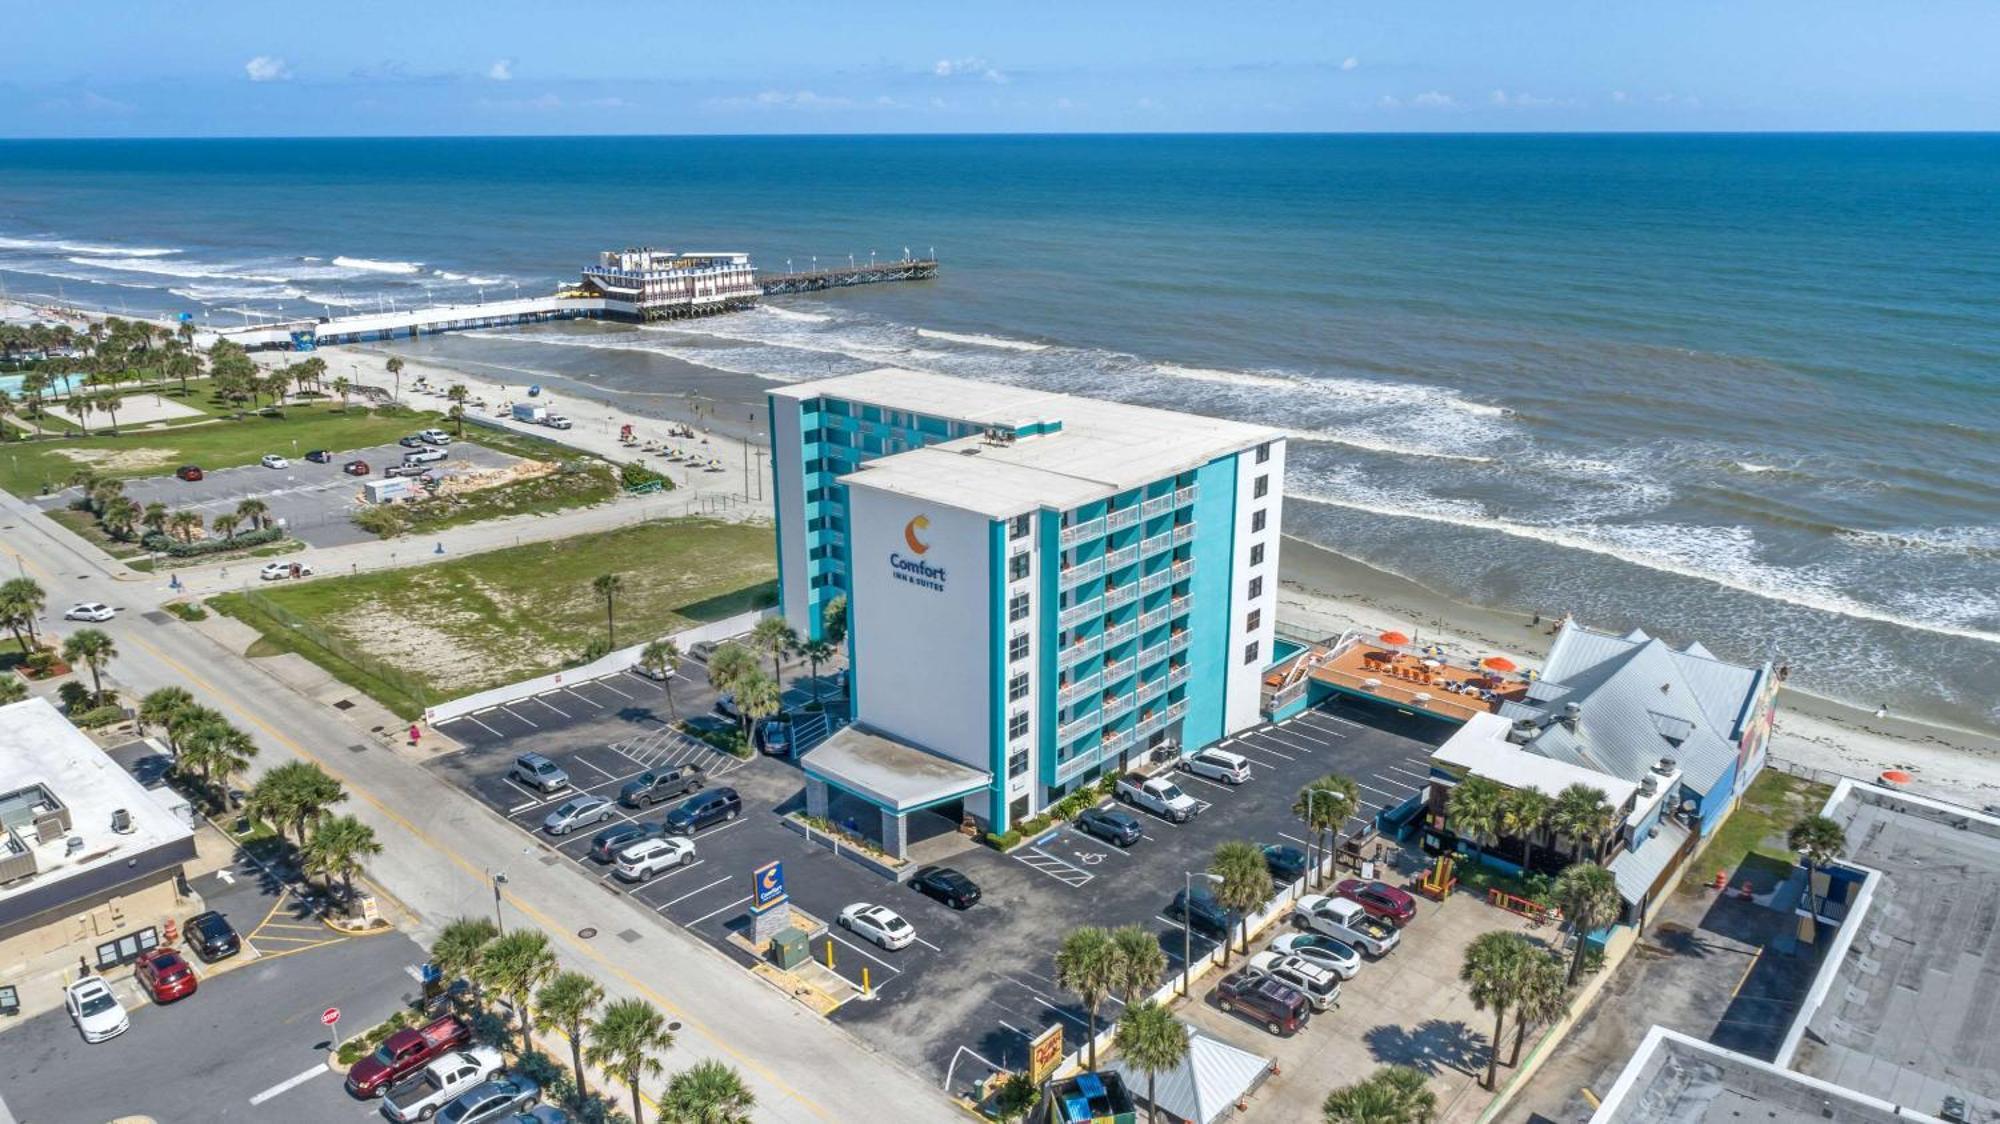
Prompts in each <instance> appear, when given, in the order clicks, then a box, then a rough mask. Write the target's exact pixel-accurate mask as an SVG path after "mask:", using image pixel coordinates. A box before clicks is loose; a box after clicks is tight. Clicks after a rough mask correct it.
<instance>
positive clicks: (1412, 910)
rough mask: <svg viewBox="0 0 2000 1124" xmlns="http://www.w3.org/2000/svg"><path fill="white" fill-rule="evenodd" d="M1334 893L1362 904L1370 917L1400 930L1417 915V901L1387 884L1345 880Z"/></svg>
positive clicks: (1336, 887)
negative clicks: (1377, 918) (1379, 919)
mask: <svg viewBox="0 0 2000 1124" xmlns="http://www.w3.org/2000/svg"><path fill="white" fill-rule="evenodd" d="M1333 892H1334V895H1335V896H1336V897H1342V898H1347V899H1349V900H1350V901H1354V902H1358V903H1360V905H1361V908H1362V909H1364V910H1367V911H1368V916H1370V917H1379V918H1381V919H1382V920H1384V921H1387V922H1389V923H1390V924H1392V925H1394V926H1396V927H1397V928H1398V929H1400V928H1402V927H1403V926H1405V925H1408V924H1409V923H1410V919H1411V918H1413V917H1415V916H1416V915H1417V899H1415V898H1413V897H1411V896H1410V895H1409V893H1408V892H1407V891H1404V890H1398V889H1397V888H1395V887H1394V886H1391V885H1389V884H1388V883H1387V882H1363V881H1362V880H1361V879H1359V878H1344V879H1342V880H1341V881H1340V884H1339V885H1337V886H1335V887H1334V888H1333Z"/></svg>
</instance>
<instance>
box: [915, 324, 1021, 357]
mask: <svg viewBox="0 0 2000 1124" xmlns="http://www.w3.org/2000/svg"><path fill="white" fill-rule="evenodd" d="M917 334H918V335H920V336H922V337H924V338H925V339H927V340H945V341H947V342H949V343H964V344H971V345H972V346H974V347H997V348H999V349H1000V350H1002V351H1045V350H1047V349H1048V346H1049V345H1048V344H1045V343H1033V342H1031V341H1028V340H1010V339H1003V338H1001V337H1000V336H982V335H977V334H975V333H972V332H945V331H940V330H938V329H936V328H918V329H917Z"/></svg>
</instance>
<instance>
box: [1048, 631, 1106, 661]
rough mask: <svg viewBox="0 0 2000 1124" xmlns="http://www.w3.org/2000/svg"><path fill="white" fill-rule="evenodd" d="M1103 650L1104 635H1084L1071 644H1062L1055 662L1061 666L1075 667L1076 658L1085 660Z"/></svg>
mask: <svg viewBox="0 0 2000 1124" xmlns="http://www.w3.org/2000/svg"><path fill="white" fill-rule="evenodd" d="M1103 650H1104V637H1103V636H1101V635H1094V636H1086V637H1084V638H1082V639H1081V640H1078V641H1076V642H1074V643H1071V644H1065V645H1063V648H1062V651H1061V652H1059V653H1057V655H1056V662H1057V663H1059V664H1061V665H1062V666H1063V667H1075V666H1076V663H1077V661H1078V660H1086V659H1089V658H1090V657H1092V656H1094V655H1096V654H1097V653H1099V652H1102V651H1103Z"/></svg>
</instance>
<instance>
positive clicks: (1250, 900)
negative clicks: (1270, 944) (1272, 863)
mask: <svg viewBox="0 0 2000 1124" xmlns="http://www.w3.org/2000/svg"><path fill="white" fill-rule="evenodd" d="M1208 872H1209V873H1210V874H1212V875H1214V876H1215V877H1216V878H1217V879H1219V880H1220V881H1218V882H1217V883H1216V886H1215V900H1216V902H1217V903H1218V904H1219V905H1221V906H1222V908H1224V909H1227V910H1229V911H1231V912H1233V913H1235V914H1236V918H1237V929H1238V935H1239V937H1240V939H1241V941H1242V951H1243V953H1244V954H1245V955H1246V956H1247V955H1249V952H1250V911H1251V910H1253V909H1256V908H1257V907H1258V906H1260V905H1263V904H1264V902H1265V901H1266V900H1267V899H1269V898H1270V896H1271V868H1270V867H1268V866H1266V865H1265V864H1264V851H1263V849H1262V848H1260V847H1258V846H1257V845H1256V844H1255V843H1250V842H1246V841H1243V840H1235V841H1232V842H1229V843H1224V844H1222V845H1221V846H1219V847H1217V848H1216V849H1215V855H1214V857H1212V858H1211V859H1209V862H1208ZM1222 965H1223V967H1225V968H1226V967H1228V966H1229V939H1228V938H1227V937H1224V938H1223V941H1222Z"/></svg>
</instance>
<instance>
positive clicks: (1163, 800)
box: [1111, 773, 1201, 823]
mask: <svg viewBox="0 0 2000 1124" xmlns="http://www.w3.org/2000/svg"><path fill="white" fill-rule="evenodd" d="M1111 791H1112V794H1113V795H1115V796H1116V797H1118V799H1120V800H1122V801H1124V802H1125V803H1127V804H1131V805H1133V806H1134V807H1139V808H1144V809H1146V810H1147V811H1148V812H1151V813H1153V814H1154V815H1156V816H1159V817H1160V818H1161V819H1165V820H1171V821H1173V822H1174V823H1186V822H1188V821H1189V820H1191V819H1193V818H1194V817H1195V813H1197V812H1198V811H1200V810H1201V805H1199V804H1197V803H1195V799H1194V797H1192V796H1189V795H1188V794H1187V793H1185V792H1182V791H1181V790H1180V786H1179V785H1176V784H1175V783H1174V782H1173V781H1170V780H1168V779H1167V778H1165V777H1149V776H1147V775H1146V774H1144V773H1127V774H1125V775H1124V776H1122V777H1119V778H1118V783H1117V784H1116V785H1115V786H1113V788H1112V790H1111Z"/></svg>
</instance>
